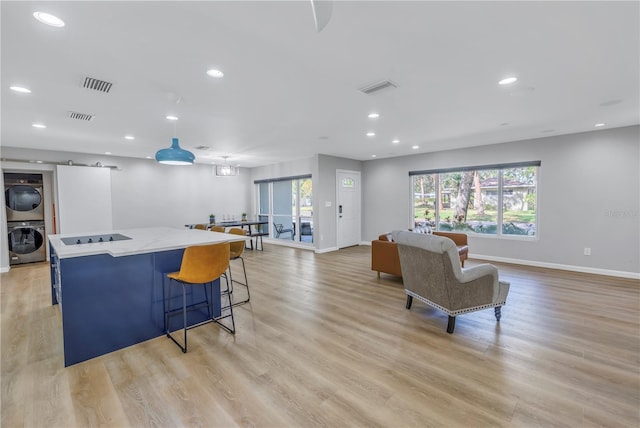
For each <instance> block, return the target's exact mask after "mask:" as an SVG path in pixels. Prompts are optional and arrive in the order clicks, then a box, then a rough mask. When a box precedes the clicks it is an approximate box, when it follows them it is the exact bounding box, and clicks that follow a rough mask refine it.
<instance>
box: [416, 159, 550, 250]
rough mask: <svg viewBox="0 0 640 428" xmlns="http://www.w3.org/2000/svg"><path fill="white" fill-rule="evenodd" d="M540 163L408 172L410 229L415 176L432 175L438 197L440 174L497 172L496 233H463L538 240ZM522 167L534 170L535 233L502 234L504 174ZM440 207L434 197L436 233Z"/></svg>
mask: <svg viewBox="0 0 640 428" xmlns="http://www.w3.org/2000/svg"><path fill="white" fill-rule="evenodd" d="M541 165H542V163H541V161H528V162H517V163H504V164H494V165H478V166H467V167H460V168H441V169H432V170H420V171H409V185H410V190H411V193H410V194H411V200H410V205H411V207H410V213H411V214H410V215H411V219H410V223H409V224H410V225H412V227H416V226H415V225H416V223H415V218H416V215H415V209H416V206H415V202H416V200H415V190H414V189H415V176H422V175H433V181H434V189H435V194H436V195H438V194H439V192H440V186H441V174H446V173H463V172H465V171H482V170H497V173H498V174H497V176H498V183H497V184H498V186H497V189H496V192H497V199H498V201H497V207H496V211H497V219H496V233H495V234H493V233H491V234H489V233H481V232H476V231H475V230H464V231H463V232H464V233H467V234H470V235H473V236H474V237H482V238H490V239H515V240H526V241H535V240H538V239H540V203H539V201H540V175H541V174H540V173H541V168H540V167H541ZM523 167H534V168H536V170H535V202H534V203H535V221H534V222H532V224H533V227H534V228H535V229H534V230H535V232H534V234H533V235H519V234H507V233H504V230H503V224H504V211H505V210H504V172H505V170H508V169H515V168H523ZM441 209H442V208H441V207H440V206H439V204H438V197H437V196H436V200H435V201H434V213H433V214H434V222H435V225H436V226H435V228H434V230H435V231H437V230H439V229H438V226H439V225H440V211H441ZM452 232H456V230H452Z"/></svg>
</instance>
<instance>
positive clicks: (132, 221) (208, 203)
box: [0, 147, 252, 269]
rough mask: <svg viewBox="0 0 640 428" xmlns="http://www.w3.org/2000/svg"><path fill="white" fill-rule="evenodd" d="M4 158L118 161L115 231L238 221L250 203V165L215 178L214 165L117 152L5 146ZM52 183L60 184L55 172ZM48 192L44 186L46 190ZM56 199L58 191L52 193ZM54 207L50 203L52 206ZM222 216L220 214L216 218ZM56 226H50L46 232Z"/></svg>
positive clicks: (14, 166) (1, 264)
mask: <svg viewBox="0 0 640 428" xmlns="http://www.w3.org/2000/svg"><path fill="white" fill-rule="evenodd" d="M2 156H3V158H7V159H24V160H42V161H44V162H66V160H68V159H73V161H74V162H75V163H84V164H91V165H93V164H95V163H96V162H98V161H100V162H102V163H103V164H104V165H117V166H118V168H117V169H114V170H112V171H111V198H112V204H111V205H112V211H113V212H112V218H113V227H114V229H127V228H137V227H153V226H169V227H183V226H184V225H185V224H190V223H204V222H208V221H209V214H210V213H214V214H216V216H221V215H223V214H229V215H235V216H236V217H237V218H238V219H239V218H240V215H241V214H242V212H249V209H250V207H251V202H252V201H251V188H252V186H251V185H250V182H251V181H250V175H249V173H248V170H247V169H241V171H240V175H239V176H236V177H216V176H215V175H214V172H213V166H211V165H202V164H195V165H192V166H171V165H160V164H158V163H156V161H155V160H151V159H133V158H121V157H115V156H95V155H79V154H75V153H65V152H53V151H40V150H24V149H16V148H5V147H3V149H2ZM0 166H1V167H2V170H3V171H5V170H7V171H17V170H30V171H52V169H53V167H52V166H51V165H47V164H42V165H38V164H32V163H19V162H2V164H1V165H0ZM49 174H53V178H54V179H53V183H54V186H56V185H57V183H56V180H55V172H49ZM45 190H46V189H45ZM52 193H53V194H54V197H55V193H56V191H55V189H54V190H53V192H52ZM50 206H51V205H50V204H48V207H50ZM46 216H47V221H48V222H50V219H51V217H52V213H51V210H50V209H49V210H48V211H47V212H46ZM218 218H220V217H218ZM51 230H52V227H50V226H49V225H47V231H48V232H47V233H50V231H51ZM6 240H7V235H6V233H3V234H2V236H1V237H0V246H1V248H6V247H5V245H6ZM7 266H8V257H7V254H6V251H3V252H2V259H1V260H0V268H2V269H6V267H7Z"/></svg>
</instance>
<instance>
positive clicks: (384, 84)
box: [360, 80, 398, 95]
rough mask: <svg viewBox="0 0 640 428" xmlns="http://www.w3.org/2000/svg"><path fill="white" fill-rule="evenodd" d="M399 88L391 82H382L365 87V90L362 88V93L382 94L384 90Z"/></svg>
mask: <svg viewBox="0 0 640 428" xmlns="http://www.w3.org/2000/svg"><path fill="white" fill-rule="evenodd" d="M397 87H398V86H397V85H396V84H395V83H393V82H392V81H390V80H383V81H382V82H377V83H374V84H372V85H369V86H365V87H364V88H360V91H362V92H364V93H365V94H367V95H372V94H375V93H376V92H380V91H382V90H384V89H388V88H397Z"/></svg>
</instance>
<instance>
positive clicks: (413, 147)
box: [411, 146, 420, 150]
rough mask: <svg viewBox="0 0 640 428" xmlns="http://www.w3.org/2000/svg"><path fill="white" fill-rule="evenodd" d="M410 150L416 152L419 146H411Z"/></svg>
mask: <svg viewBox="0 0 640 428" xmlns="http://www.w3.org/2000/svg"><path fill="white" fill-rule="evenodd" d="M411 148H412V149H413V150H417V149H419V148H420V146H411Z"/></svg>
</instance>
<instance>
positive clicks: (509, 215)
mask: <svg viewBox="0 0 640 428" xmlns="http://www.w3.org/2000/svg"><path fill="white" fill-rule="evenodd" d="M412 181H413V191H414V224H415V226H416V227H423V226H430V227H431V228H433V229H435V230H441V231H459V232H465V233H478V234H488V235H521V236H535V235H536V224H537V213H536V200H537V166H525V167H516V168H497V169H473V170H471V169H468V170H461V171H447V172H441V173H433V174H417V175H413V180H412Z"/></svg>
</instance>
